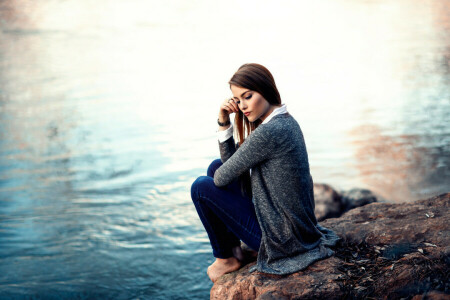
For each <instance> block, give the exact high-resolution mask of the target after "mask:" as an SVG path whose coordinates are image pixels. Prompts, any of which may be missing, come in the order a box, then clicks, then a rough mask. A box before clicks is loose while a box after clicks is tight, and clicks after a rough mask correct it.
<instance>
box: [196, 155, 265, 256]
mask: <svg viewBox="0 0 450 300" xmlns="http://www.w3.org/2000/svg"><path fill="white" fill-rule="evenodd" d="M221 165H222V161H221V160H220V159H216V160H214V161H213V162H212V163H211V164H210V165H209V167H208V170H207V173H206V174H207V176H200V177H198V178H197V179H196V180H195V181H194V183H193V184H192V186H191V197H192V201H193V202H194V205H195V208H196V209H197V213H198V215H199V217H200V220H201V221H202V223H203V226H204V227H205V229H206V232H207V233H208V237H209V241H210V242H211V246H212V249H213V255H214V257H218V258H229V257H231V256H233V253H232V248H233V247H235V246H239V245H240V241H243V242H244V243H245V244H246V245H247V246H249V247H250V248H252V249H253V250H255V251H258V250H259V244H260V243H261V228H260V226H259V223H258V219H257V217H256V214H255V207H254V206H253V202H252V199H251V198H250V197H248V196H243V195H242V194H241V190H240V186H239V182H238V179H236V180H235V181H233V182H231V183H230V184H228V185H227V186H224V187H217V186H216V185H215V184H214V179H213V178H214V172H215V171H216V170H217V169H218V168H219V167H220V166H221Z"/></svg>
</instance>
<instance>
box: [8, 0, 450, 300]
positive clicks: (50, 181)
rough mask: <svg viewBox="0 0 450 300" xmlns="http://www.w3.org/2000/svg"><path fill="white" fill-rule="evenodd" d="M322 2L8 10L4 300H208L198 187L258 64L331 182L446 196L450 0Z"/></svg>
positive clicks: (25, 5) (46, 0)
mask: <svg viewBox="0 0 450 300" xmlns="http://www.w3.org/2000/svg"><path fill="white" fill-rule="evenodd" d="M19 2H20V3H19ZM312 2H313V1H296V2H294V1H292V2H284V1H277V2H276V4H275V2H269V1H258V2H245V3H241V1H231V2H230V1H227V2H226V3H218V2H214V1H206V0H205V1H181V0H177V1H147V0H145V1H144V0H133V1H120V2H119V1H90V0H67V1H59V0H43V1H31V0H27V1H9V0H3V1H0V298H26V299H28V298H39V299H41V298H46V299H61V298H72V299H73V298H77V299H78V298H80V299H93V298H103V299H208V297H209V290H210V288H211V287H212V284H211V282H210V281H209V279H208V277H207V275H206V268H207V266H208V265H209V264H211V263H212V262H213V256H212V253H211V247H210V245H209V240H208V238H207V235H206V232H205V231H204V229H203V227H202V224H201V222H200V220H199V218H198V216H197V213H196V211H195V208H194V206H193V205H192V202H191V199H190V187H191V184H192V182H193V181H194V180H195V179H196V178H197V177H198V176H200V175H205V174H206V168H207V166H208V165H209V163H210V162H211V161H212V160H213V159H215V158H218V157H219V151H218V145H217V138H216V129H217V127H216V119H217V114H218V110H219V105H220V103H221V102H222V101H223V99H225V98H226V97H228V96H230V95H231V92H230V91H229V89H228V86H227V81H228V80H229V78H230V77H231V75H232V74H233V73H234V71H236V70H237V68H238V67H239V66H240V65H241V64H243V63H245V62H258V63H261V64H263V65H265V66H267V67H268V68H269V70H271V72H272V74H273V75H274V77H275V80H276V82H277V85H278V88H279V90H280V93H281V97H282V100H283V102H284V103H286V105H287V108H288V110H289V111H290V113H291V114H292V115H293V116H294V117H295V118H296V119H297V121H298V122H299V124H300V126H301V127H302V130H303V133H304V135H305V140H306V144H307V147H308V152H309V157H310V164H311V173H312V176H313V178H314V181H315V182H316V183H328V184H331V185H332V186H334V187H335V188H336V189H338V190H347V189H350V188H352V187H361V188H369V189H371V190H372V191H374V192H376V193H377V194H379V195H380V196H382V197H384V198H386V199H387V200H388V201H391V202H403V201H409V202H411V201H414V200H417V199H422V198H426V197H429V196H433V195H436V194H440V193H443V192H448V191H449V190H450V184H449V182H450V126H449V121H448V120H449V115H450V88H449V86H450V66H449V60H450V39H449V37H450V19H449V16H450V14H449V12H450V1H443V0H441V1H411V0H400V1H382V0H373V1H351V0H347V1H344V0H325V1H316V2H318V3H312Z"/></svg>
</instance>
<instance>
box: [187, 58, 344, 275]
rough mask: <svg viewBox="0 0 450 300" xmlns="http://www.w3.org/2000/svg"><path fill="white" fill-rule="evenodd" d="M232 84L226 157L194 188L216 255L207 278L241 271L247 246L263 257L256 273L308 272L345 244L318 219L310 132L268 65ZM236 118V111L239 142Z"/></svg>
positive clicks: (225, 107) (224, 125)
mask: <svg viewBox="0 0 450 300" xmlns="http://www.w3.org/2000/svg"><path fill="white" fill-rule="evenodd" d="M229 84H230V89H231V92H232V93H233V98H231V99H227V100H225V101H224V102H223V103H222V104H221V106H220V111H219V119H218V123H219V130H218V135H219V150H220V160H219V159H216V160H214V161H213V162H212V163H211V165H210V166H209V168H208V170H207V176H200V177H198V178H197V179H196V180H195V181H194V183H193V184H192V187H191V197H192V200H193V202H194V205H195V208H196V209H197V212H198V215H199V217H200V220H201V221H202V223H203V225H204V227H205V230H206V232H207V234H208V237H209V240H210V242H211V246H212V250H213V255H214V257H216V261H215V262H214V263H213V264H212V265H211V266H209V267H208V271H207V273H208V276H209V278H210V279H211V280H212V281H213V282H215V281H216V280H217V279H218V278H219V277H220V276H222V275H223V274H225V273H229V272H232V271H235V270H237V269H239V268H240V267H241V264H242V249H241V248H240V241H242V242H244V243H245V244H246V245H248V246H249V247H250V248H251V249H253V250H254V251H257V252H258V253H257V262H256V265H255V266H253V267H252V268H250V272H253V271H255V270H257V271H259V272H264V273H270V274H280V275H284V274H290V273H294V272H297V271H300V270H303V269H305V268H306V267H307V266H309V265H310V264H312V263H313V262H315V261H317V260H320V259H324V258H326V257H329V256H331V255H333V254H334V251H333V250H332V249H330V248H329V247H330V246H334V245H336V243H337V241H338V240H339V239H340V238H339V237H338V236H337V235H336V234H335V233H334V232H333V231H332V230H330V229H327V228H325V227H322V226H321V225H319V223H318V222H317V220H316V217H315V215H314V193H313V179H312V177H311V174H310V169H309V161H308V154H307V151H306V146H305V141H304V138H303V133H302V131H301V129H300V126H299V124H298V123H297V121H296V120H295V119H294V117H293V116H291V115H290V114H289V113H288V112H287V108H286V105H285V104H281V98H280V94H279V92H278V90H277V87H276V85H275V81H274V79H273V76H272V74H271V73H270V72H269V70H267V69H266V68H265V67H264V66H262V65H259V64H244V65H242V66H241V67H240V68H239V69H238V70H237V72H236V73H235V74H234V75H233V76H232V78H231V79H230V81H229ZM231 113H236V115H235V119H234V125H235V127H236V128H237V130H236V138H237V139H238V143H237V144H235V141H234V138H233V126H232V125H231V123H230V120H229V115H230V114H231ZM245 135H246V136H245Z"/></svg>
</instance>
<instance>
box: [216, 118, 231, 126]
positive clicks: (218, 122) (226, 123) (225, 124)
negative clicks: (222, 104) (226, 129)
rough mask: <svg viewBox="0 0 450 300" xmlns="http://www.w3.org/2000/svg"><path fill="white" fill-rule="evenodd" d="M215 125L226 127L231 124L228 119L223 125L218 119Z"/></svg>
mask: <svg viewBox="0 0 450 300" xmlns="http://www.w3.org/2000/svg"><path fill="white" fill-rule="evenodd" d="M217 124H219V126H227V125H229V124H231V122H230V119H228V120H227V121H226V122H225V123H220V121H219V119H217Z"/></svg>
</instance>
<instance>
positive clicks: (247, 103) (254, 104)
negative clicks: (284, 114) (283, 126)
mask: <svg viewBox="0 0 450 300" xmlns="http://www.w3.org/2000/svg"><path fill="white" fill-rule="evenodd" d="M231 92H232V93H233V100H234V101H235V102H236V104H237V105H238V107H239V109H240V110H241V111H242V112H243V113H244V114H245V115H246V117H247V119H248V120H249V121H250V122H255V121H256V120H258V119H261V121H264V119H265V118H266V117H267V116H268V115H269V114H270V103H269V102H268V101H267V100H266V99H265V98H264V97H263V96H262V95H261V94H259V93H258V92H255V91H252V90H249V89H247V88H243V87H240V86H236V85H231Z"/></svg>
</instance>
